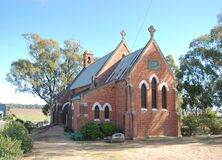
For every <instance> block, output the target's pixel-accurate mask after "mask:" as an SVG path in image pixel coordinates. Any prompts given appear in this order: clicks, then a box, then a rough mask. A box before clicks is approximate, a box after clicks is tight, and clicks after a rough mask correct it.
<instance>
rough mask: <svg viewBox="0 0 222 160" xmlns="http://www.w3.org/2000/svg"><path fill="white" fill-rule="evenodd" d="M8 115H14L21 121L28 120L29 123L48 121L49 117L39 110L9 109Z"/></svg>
mask: <svg viewBox="0 0 222 160" xmlns="http://www.w3.org/2000/svg"><path fill="white" fill-rule="evenodd" d="M9 113H10V114H14V115H16V117H17V118H20V119H22V120H23V121H26V120H29V121H31V122H40V121H44V120H48V121H49V120H50V117H49V116H48V117H47V116H45V115H44V114H43V113H42V110H41V109H27V108H11V109H10V110H9Z"/></svg>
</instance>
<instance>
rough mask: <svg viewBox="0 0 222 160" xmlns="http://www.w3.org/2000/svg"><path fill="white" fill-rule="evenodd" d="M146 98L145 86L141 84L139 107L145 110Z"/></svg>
mask: <svg viewBox="0 0 222 160" xmlns="http://www.w3.org/2000/svg"><path fill="white" fill-rule="evenodd" d="M146 97H147V92H146V85H145V84H143V85H142V86H141V107H142V108H146V104H147V102H146Z"/></svg>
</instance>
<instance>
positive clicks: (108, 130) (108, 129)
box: [100, 123, 118, 137]
mask: <svg viewBox="0 0 222 160" xmlns="http://www.w3.org/2000/svg"><path fill="white" fill-rule="evenodd" d="M100 129H101V132H102V133H103V134H104V136H105V137H107V136H112V135H113V134H114V133H116V132H118V130H117V128H116V127H114V126H113V124H112V123H102V124H101V125H100Z"/></svg>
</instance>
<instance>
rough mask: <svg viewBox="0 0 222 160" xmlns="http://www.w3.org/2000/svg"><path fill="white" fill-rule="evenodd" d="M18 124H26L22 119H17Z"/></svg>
mask: <svg viewBox="0 0 222 160" xmlns="http://www.w3.org/2000/svg"><path fill="white" fill-rule="evenodd" d="M15 121H16V122H20V123H22V124H24V121H23V120H22V119H20V118H16V120H15Z"/></svg>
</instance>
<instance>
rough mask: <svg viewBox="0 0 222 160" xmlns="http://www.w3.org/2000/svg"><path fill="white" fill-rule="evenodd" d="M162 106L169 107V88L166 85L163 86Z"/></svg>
mask: <svg viewBox="0 0 222 160" xmlns="http://www.w3.org/2000/svg"><path fill="white" fill-rule="evenodd" d="M162 108H164V109H167V90H166V87H165V86H163V87H162Z"/></svg>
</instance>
